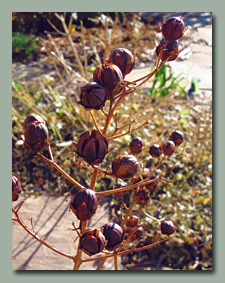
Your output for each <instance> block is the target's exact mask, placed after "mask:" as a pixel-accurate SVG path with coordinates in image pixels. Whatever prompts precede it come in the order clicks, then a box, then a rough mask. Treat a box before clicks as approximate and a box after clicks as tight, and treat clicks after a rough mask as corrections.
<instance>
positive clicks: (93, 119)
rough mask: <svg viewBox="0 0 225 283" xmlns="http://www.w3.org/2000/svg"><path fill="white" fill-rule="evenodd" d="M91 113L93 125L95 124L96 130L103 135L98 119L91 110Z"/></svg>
mask: <svg viewBox="0 0 225 283" xmlns="http://www.w3.org/2000/svg"><path fill="white" fill-rule="evenodd" d="M89 113H90V116H91V118H92V121H93V123H94V125H95V128H96V130H97V131H99V133H101V130H100V129H99V127H98V124H97V121H96V119H95V116H94V114H93V113H92V111H91V110H90V111H89Z"/></svg>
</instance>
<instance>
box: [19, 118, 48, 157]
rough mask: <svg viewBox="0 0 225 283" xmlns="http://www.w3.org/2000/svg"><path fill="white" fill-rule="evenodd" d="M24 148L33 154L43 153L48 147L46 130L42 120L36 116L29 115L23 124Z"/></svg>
mask: <svg viewBox="0 0 225 283" xmlns="http://www.w3.org/2000/svg"><path fill="white" fill-rule="evenodd" d="M24 128H25V133H24V146H25V148H27V149H31V150H32V151H34V152H37V151H43V149H44V148H45V147H47V146H48V145H49V135H48V129H47V127H46V125H45V122H44V120H43V119H42V118H41V117H40V116H39V115H36V114H31V115H29V116H28V117H27V118H26V119H25V122H24Z"/></svg>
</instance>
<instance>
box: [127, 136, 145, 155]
mask: <svg viewBox="0 0 225 283" xmlns="http://www.w3.org/2000/svg"><path fill="white" fill-rule="evenodd" d="M142 147H143V142H142V138H140V137H134V138H133V139H132V140H131V142H130V143H129V150H130V152H131V153H132V154H139V153H141V152H142Z"/></svg>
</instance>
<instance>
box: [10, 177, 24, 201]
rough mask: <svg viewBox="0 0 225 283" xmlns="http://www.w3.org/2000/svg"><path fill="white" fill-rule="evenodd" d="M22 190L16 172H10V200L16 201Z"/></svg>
mask: <svg viewBox="0 0 225 283" xmlns="http://www.w3.org/2000/svg"><path fill="white" fill-rule="evenodd" d="M21 192H22V186H21V181H20V178H19V177H18V176H17V175H16V174H12V201H16V200H18V198H19V195H20V193H21Z"/></svg>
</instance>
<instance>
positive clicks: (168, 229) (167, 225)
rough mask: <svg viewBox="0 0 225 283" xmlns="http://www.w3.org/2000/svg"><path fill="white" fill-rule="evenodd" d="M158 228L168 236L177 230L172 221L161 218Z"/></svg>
mask: <svg viewBox="0 0 225 283" xmlns="http://www.w3.org/2000/svg"><path fill="white" fill-rule="evenodd" d="M160 229H161V232H162V234H165V235H168V236H169V235H171V234H173V233H174V232H175V231H176V230H177V227H176V226H175V225H174V224H173V222H172V221H168V220H163V221H162V222H161V224H160Z"/></svg>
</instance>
